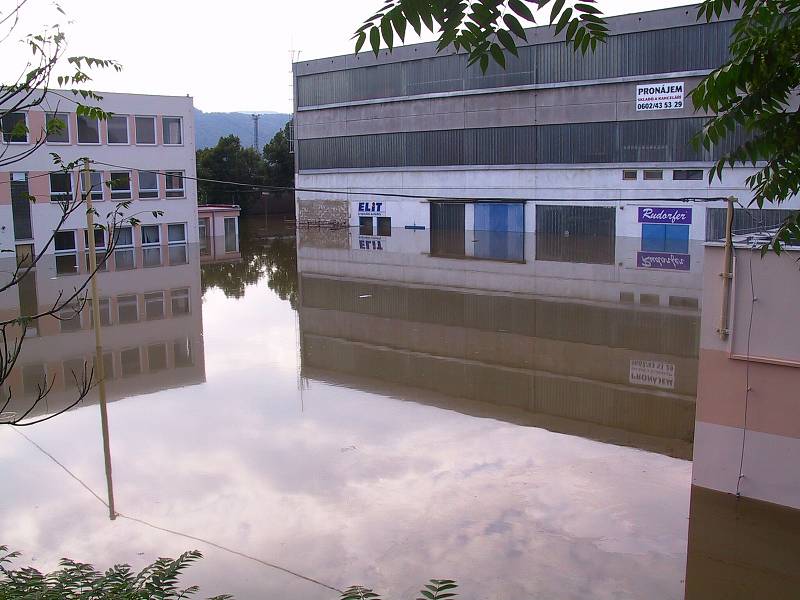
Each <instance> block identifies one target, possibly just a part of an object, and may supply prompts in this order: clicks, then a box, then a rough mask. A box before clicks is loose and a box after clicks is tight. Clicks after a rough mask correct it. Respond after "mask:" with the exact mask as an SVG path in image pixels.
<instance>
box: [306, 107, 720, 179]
mask: <svg viewBox="0 0 800 600" xmlns="http://www.w3.org/2000/svg"><path fill="white" fill-rule="evenodd" d="M703 123H704V119H703V118H702V117H690V118H686V119H653V120H641V121H607V122H600V123H560V124H557V125H529V126H523V127H492V128H482V129H445V130H435V131H412V132H401V133H381V134H375V135H358V136H342V137H331V138H315V139H306V140H298V142H297V143H298V154H299V165H300V169H346V168H368V167H408V166H424V167H428V166H445V165H532V164H585V163H615V162H671V161H675V162H683V161H704V160H711V159H712V158H716V157H718V156H720V155H721V153H722V151H723V150H724V148H722V147H720V148H717V149H716V151H715V152H713V153H707V152H704V151H703V150H702V148H700V149H698V148H695V147H694V145H693V144H692V143H691V139H692V136H693V135H694V134H695V132H697V131H699V130H700V128H701V127H702V126H703Z"/></svg>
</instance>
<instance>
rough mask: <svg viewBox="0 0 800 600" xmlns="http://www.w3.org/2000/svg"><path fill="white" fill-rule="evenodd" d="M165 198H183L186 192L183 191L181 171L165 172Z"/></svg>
mask: <svg viewBox="0 0 800 600" xmlns="http://www.w3.org/2000/svg"><path fill="white" fill-rule="evenodd" d="M164 175H165V176H166V180H167V198H183V197H184V196H185V195H186V191H185V190H184V189H183V171H166V172H165V173H164Z"/></svg>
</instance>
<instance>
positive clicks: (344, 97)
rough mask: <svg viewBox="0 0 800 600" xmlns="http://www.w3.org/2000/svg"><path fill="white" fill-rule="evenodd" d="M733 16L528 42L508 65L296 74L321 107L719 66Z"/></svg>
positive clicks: (437, 64)
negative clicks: (597, 39) (587, 45)
mask: <svg viewBox="0 0 800 600" xmlns="http://www.w3.org/2000/svg"><path fill="white" fill-rule="evenodd" d="M734 24H735V21H724V22H717V23H703V24H699V25H690V26H686V27H674V28H670V29H661V30H655V31H640V32H634V33H628V34H621V35H612V36H609V38H608V40H607V41H606V43H604V44H598V46H597V49H596V50H595V51H593V52H587V53H586V54H581V53H579V52H574V51H573V50H572V48H570V47H569V46H567V45H566V44H564V43H563V42H553V43H548V44H538V45H532V46H524V47H522V48H520V49H519V55H518V56H517V57H511V56H509V57H508V59H507V61H506V67H505V68H501V67H500V66H498V65H495V64H494V63H491V64H490V66H489V68H488V70H487V71H486V73H482V72H481V71H480V69H479V66H478V65H472V66H470V67H467V55H466V54H463V53H462V54H451V55H447V56H436V57H433V58H426V59H418V60H410V61H406V62H397V63H389V64H383V65H375V66H370V67H360V68H353V69H346V70H342V71H329V72H325V73H315V74H311V75H303V76H299V77H297V96H298V105H299V106H301V107H305V106H319V105H325V104H337V103H345V102H353V101H359V100H371V99H377V98H391V97H402V96H413V95H419V94H432V93H443V92H454V91H467V90H475V89H490V88H499V87H510V86H519V85H534V84H552V83H561V82H567V81H588V80H596V79H611V78H617V77H634V76H638V75H650V74H658V73H677V72H685V71H695V70H707V69H714V68H716V67H718V66H720V65H721V64H723V63H724V62H725V60H727V58H728V55H729V54H728V44H729V40H730V33H731V30H732V28H733V26H734Z"/></svg>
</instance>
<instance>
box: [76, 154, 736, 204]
mask: <svg viewBox="0 0 800 600" xmlns="http://www.w3.org/2000/svg"><path fill="white" fill-rule="evenodd" d="M91 162H92V163H94V164H97V165H102V166H105V167H111V168H114V169H125V170H131V171H134V170H135V171H141V172H144V173H154V174H156V175H165V174H166V173H174V171H158V170H152V169H141V168H137V167H130V166H125V165H116V164H113V163H107V162H102V161H97V160H91ZM182 178H183V179H189V180H191V181H201V182H206V183H217V184H222V185H231V186H239V187H246V188H250V189H251V190H253V189H260V190H267V191H288V192H307V193H312V194H347V195H352V196H370V197H372V198H374V197H376V196H386V197H390V198H409V199H415V200H443V201H447V200H450V201H467V202H474V201H475V200H502V201H504V202H527V201H528V200H527V199H526V198H510V197H502V196H486V197H481V198H475V196H431V195H422V194H401V193H397V192H383V191H375V192H358V191H347V190H328V189H322V188H302V187H291V186H280V185H265V184H260V183H244V182H241V181H225V180H221V179H208V178H205V177H191V176H189V175H182ZM727 199H728V198H727V196H714V197H711V198H690V197H684V198H658V199H653V201H662V202H694V203H703V202H722V201H725V200H727ZM538 200H540V201H542V202H573V203H574V202H582V201H584V200H580V199H574V198H552V199H551V198H548V199H544V198H539V199H538ZM587 201H590V202H595V201H598V200H597V199H594V198H593V199H589V200H587ZM600 201H605V202H616V201H617V200H616V199H607V200H600Z"/></svg>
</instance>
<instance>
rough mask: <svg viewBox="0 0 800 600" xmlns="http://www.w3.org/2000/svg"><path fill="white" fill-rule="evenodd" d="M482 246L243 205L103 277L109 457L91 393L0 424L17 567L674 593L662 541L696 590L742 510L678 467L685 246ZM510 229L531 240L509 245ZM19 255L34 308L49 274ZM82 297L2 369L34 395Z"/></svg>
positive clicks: (693, 300)
mask: <svg viewBox="0 0 800 600" xmlns="http://www.w3.org/2000/svg"><path fill="white" fill-rule="evenodd" d="M500 242H502V240H501V241H500ZM500 242H497V240H490V241H489V242H488V243H487V245H486V248H487V249H488V250H486V251H483V252H480V253H478V254H480V256H468V255H466V254H465V255H464V256H460V257H455V256H453V252H448V253H447V256H446V257H444V256H439V255H437V252H436V247H437V246H436V244H434V243H433V242H432V240H430V238H429V232H426V231H404V230H403V231H393V232H392V236H391V237H390V238H383V239H382V240H380V239H377V238H374V237H371V236H359V235H358V232H357V231H348V230H339V231H325V230H302V231H300V232H299V233H298V234H296V233H295V232H294V230H291V229H287V228H285V227H280V226H271V227H267V226H266V225H265V224H264V223H262V222H261V221H260V220H257V219H256V220H252V219H251V220H246V219H243V221H242V226H241V239H240V253H241V256H240V255H239V254H237V253H234V254H232V255H222V256H210V255H209V252H208V247H207V246H206V247H204V248H188V249H187V251H186V254H187V260H186V261H182V260H174V261H172V260H171V259H168V258H167V257H165V258H164V260H163V262H162V263H161V264H163V266H161V267H154V268H134V269H132V270H130V271H126V272H124V273H116V272H111V273H106V274H103V275H102V276H101V277H100V280H99V284H100V294H101V296H104V297H108V298H109V301H108V303H107V304H104V310H107V311H108V318H107V319H106V317H105V316H104V317H102V318H103V320H104V325H106V326H105V327H104V328H103V329H102V332H103V339H104V351H105V352H106V353H107V359H106V360H107V365H108V367H109V368H108V369H107V370H109V371H110V374H109V381H108V395H109V400H110V403H109V406H108V421H109V431H110V440H109V441H110V455H111V461H112V466H113V477H112V478H111V479H110V480H109V478H107V476H106V470H105V468H104V454H103V443H102V435H101V420H100V410H99V407H98V404H97V399H96V396H94V395H92V396H90V397H89V398H87V400H85V401H84V402H82V403H81V405H79V406H78V407H76V408H74V409H72V410H69V411H68V412H66V413H64V414H62V415H60V416H58V417H56V418H54V419H51V420H48V421H45V422H42V423H40V424H37V425H35V426H31V427H23V428H11V427H3V428H0V481H2V489H3V493H2V494H1V495H0V544H7V545H9V546H10V547H12V548H14V549H17V550H20V551H21V552H23V558H22V559H21V561H22V562H24V563H27V564H31V565H32V566H35V567H37V568H39V569H41V570H46V569H52V568H54V567H55V566H56V565H57V560H58V558H59V557H62V556H69V557H71V558H74V559H77V560H80V561H85V562H91V563H94V564H96V565H97V566H100V567H106V566H108V565H110V564H111V563H112V562H128V563H130V564H132V565H133V566H134V567H136V568H141V567H143V566H144V565H146V564H148V563H149V562H151V561H152V560H154V559H155V558H156V557H158V556H175V555H177V554H178V553H180V552H182V551H184V550H187V549H194V548H196V549H199V550H201V551H202V552H203V554H204V556H205V558H204V559H203V560H202V561H201V562H200V563H198V564H197V565H196V566H193V567H192V568H191V569H189V570H188V571H187V573H186V576H185V578H184V581H185V582H186V583H187V584H189V583H193V584H194V583H196V584H198V585H200V586H201V591H202V594H203V597H206V596H209V595H212V594H218V593H223V592H227V593H232V594H234V595H235V596H236V597H238V598H271V597H280V598H303V599H317V598H319V599H323V598H326V599H328V598H330V599H332V598H336V597H338V592H337V590H341V589H344V588H345V587H347V586H349V585H353V584H363V585H366V586H369V587H372V588H375V589H376V590H377V591H380V592H382V593H384V594H385V595H386V596H387V597H389V598H398V599H402V598H413V597H416V593H417V591H418V590H419V588H420V586H421V585H422V584H423V583H424V582H425V581H426V580H427V579H430V578H452V579H456V580H457V581H458V582H459V584H460V590H459V591H460V592H461V597H463V598H469V599H472V598H475V599H479V598H493V599H511V598H547V599H550V598H575V599H578V598H581V599H583V598H615V599H616V598H631V599H634V598H635V599H640V598H648V599H650V598H657V599H660V598H675V599H678V598H683V597H684V593H685V589H686V587H687V585H686V577H687V560H688V563H689V565H690V569H689V571H688V573H689V575H690V577H691V578H693V579H692V581H690V583H691V584H692V585H690V586H689V588H690V589H693V588H696V589H699V590H707V589H708V586H709V585H712V584H714V583H715V577H716V578H717V579H719V578H720V572H719V571H718V570H717V571H715V570H714V564H713V561H712V562H709V561H707V560H705V559H706V558H707V555H708V546H709V545H713V543H714V540H715V539H717V538H716V537H715V536H728V537H726V538H725V539H730V536H731V534H730V524H731V523H734V522H737V521H738V520H740V519H741V517H742V514H743V511H744V510H745V508H741V507H740V508H737V509H736V510H733V511H731V514H730V516H729V517H725V515H724V510H723V509H722V508H719V507H720V506H722V505H723V504H724V501H723V500H720V498H718V497H716V496H714V495H713V494H711V495H709V494H701V493H699V492H698V491H697V490H695V491H692V487H691V462H690V459H691V453H692V447H691V443H692V435H693V426H694V394H695V388H696V383H697V360H698V358H697V357H698V336H699V321H700V307H699V301H700V298H701V292H702V290H701V289H700V286H701V281H702V278H701V269H702V255H701V254H700V253H695V252H696V250H695V249H692V250H691V252H693V253H695V254H693V256H692V263H691V264H692V269H691V271H689V272H686V273H674V272H664V273H660V272H653V271H641V272H638V271H636V270H635V269H630V268H628V267H627V266H626V265H627V262H626V261H627V260H628V259H627V258H626V257H627V253H628V249H629V247H632V244H633V243H634V242H631V241H630V240H624V239H618V240H612V241H611V242H610V243H611V249H612V250H611V257H610V258H611V259H610V260H609V246H608V244H605V243H604V244H592V243H588V244H586V243H584V244H578V245H577V246H576V245H575V244H573V243H572V242H569V243H570V244H572V245H570V246H569V247H560V246H559V243H558V241H557V240H556V241H552V240H550V241H548V240H538V241H532V240H523V241H522V242H521V244H522V246H520V245H519V244H520V242H519V241H518V240H512V241H508V243H500ZM448 244H449V246H448V247H449V248H451V249H452V247H453V245H452V243H450V242H448ZM446 245H447V244H446ZM533 246H535V247H536V249H537V254H538V253H539V252H540V251H543V250H542V249H543V248H544V249H547V250H548V252H550V253H551V255H550V257H549V258H550V259H549V260H546V261H534V260H530V259H529V260H528V261H526V260H525V257H524V256H521V257H520V256H519V251H520V248H521V249H522V252H523V254H524V253H525V251H526V249H527V248H529V247H533ZM540 246H541V248H540ZM492 248H494V250H491V249H492ZM509 248H512V250H513V251H512V252H511V253H510V254H509ZM592 248H599V250H597V251H593V250H592ZM494 251H496V252H497V253H498V256H497V257H496V258H497V260H492V252H494ZM171 254H172V253H171V252H170V256H171ZM178 254H180V253H179V252H178ZM201 254H202V255H201ZM211 254H212V255H213V254H214V252H211ZM456 254H458V253H456ZM634 254H635V253H634ZM172 263H175V264H172ZM182 263H185V264H182ZM201 263H202V264H201ZM41 271H42V272H41V273H39V274H37V276H38V277H39V280H38V281H37V286H36V287H37V290H38V291H37V293H38V301H39V302H40V303H43V304H44V303H46V302H47V301H48V299H50V298H49V296H48V294H50V295H52V294H53V293H54V291H53V290H55V289H56V288H58V287H63V286H65V285H67V286H69V285H72V283H71V278H70V277H63V276H62V277H54V276H51V274H50V273H48V272H46V270H45V268H44V267H42V268H41ZM22 301H23V299H22V298H21V297H20V302H22ZM81 318H82V321H81V322H79V323H78V324H77V326H76V325H75V324H72V323H69V324H66V325H65V324H64V322H62V323H58V322H53V323H50V324H42V326H41V327H40V330H39V331H38V332H37V333H38V335H37V336H36V337H33V338H31V339H30V340H29V342H26V343H27V344H28V345H27V346H26V349H25V353H24V355H23V357H22V358H21V360H20V365H18V367H15V368H16V369H17V371H18V376H17V377H16V379H13V378H12V385H16V386H17V388H16V389H18V390H23V391H26V390H27V392H28V393H29V392H30V388H31V387H33V389H35V382H36V381H37V377H38V378H39V380H41V378H42V376H43V375H42V374H44V375H46V376H47V377H55V378H56V382H55V384H54V389H53V392H52V393H51V396H49V397H48V399H47V406H42V407H39V408H38V409H37V411H35V413H34V414H35V415H39V416H46V415H47V414H48V413H52V412H53V411H57V410H58V409H59V408H61V407H64V406H67V405H68V404H69V403H70V401H71V400H70V399H71V398H74V395H75V391H74V390H73V389H71V387H70V383H69V377H68V376H65V373H70V372H71V370H70V367H71V366H74V365H76V364H81V363H82V361H83V359H84V358H86V357H90V356H91V353H92V351H93V348H94V339H93V331H92V329H90V325H89V323H88V317H83V316H82V317H81ZM106 321H107V323H106ZM20 398H23V396H22V395H20ZM21 401H22V400H20V402H21ZM109 482H110V483H111V487H112V489H113V496H114V501H115V511H116V512H117V513H118V515H117V516H116V518H115V519H114V520H110V519H109V510H108V507H107V505H106V502H107V499H108V495H107V490H108V484H109ZM690 505H691V514H692V519H693V521H692V529H693V530H694V531H696V532H701V535H702V540H701V542H702V543H701V546H703V544H705V546H703V547H700V549H699V550H697V554H696V555H695V556H692V544H693V542H691V541H690V536H689V531H690ZM709 506H711V507H713V509H712V508H708V507H709ZM709 513H711V514H713V518H712V519H711V520H710V521H708V519H707V515H708V514H709ZM695 515H699V516H697V517H695ZM694 519H696V521H695V520H694ZM726 519H728V520H726ZM767 521H768V522H770V523H777V525H775V531H784V532H785V530H786V526H787V525H786V523H787V521H786V519H784V520H780V519H779V520H777V521H776V520H774V519H772V518H771V517H770V518H768V519H767ZM748 523H749V525H748V526H749V527H751V529H749V530H748V531H747V532H746V533H747V535H752V534H753V531H754V529H753V525H752V519H750V520H749V521H748ZM755 531H757V532H763V531H764V530H763V529H758V527H756V528H755ZM783 535H786V534H785V533H784V534H783ZM788 543H796V539H795V538H792V539H791V540H789V542H788ZM738 556H739V558H741V553H739V554H738ZM723 575H724V574H723ZM723 578H724V577H723ZM748 589H750V588H747V587H746V586H744V587H742V586H740V587H738V588H737V590H738V591H742V590H744V592H745V594H746V593H747V591H748ZM704 594H705V592H703V591H701V592H698V593H697V594H695V595H694V596H693V597H697V598H701V597H709V596H707V595H704ZM727 597H758V596H757V595H754V596H750V595H741V596H737V595H731V596H727ZM770 597H778V596H770Z"/></svg>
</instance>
